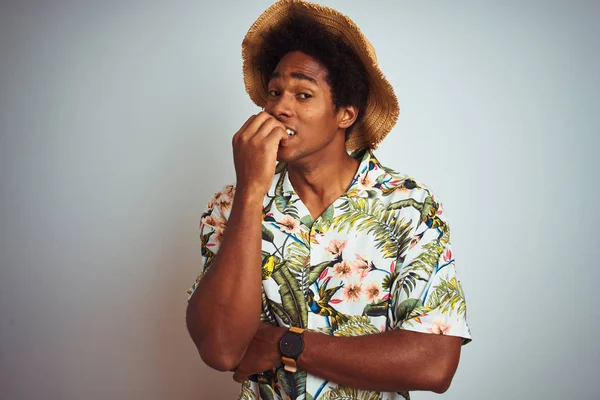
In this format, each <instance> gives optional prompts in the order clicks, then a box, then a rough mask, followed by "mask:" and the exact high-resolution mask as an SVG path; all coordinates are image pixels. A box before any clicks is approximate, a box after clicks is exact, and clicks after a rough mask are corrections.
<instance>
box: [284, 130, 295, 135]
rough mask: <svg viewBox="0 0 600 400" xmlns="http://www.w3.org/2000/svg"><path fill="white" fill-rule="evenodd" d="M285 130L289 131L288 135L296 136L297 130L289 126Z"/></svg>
mask: <svg viewBox="0 0 600 400" xmlns="http://www.w3.org/2000/svg"><path fill="white" fill-rule="evenodd" d="M285 131H286V132H287V134H288V136H294V135H295V134H296V131H294V130H293V129H290V128H287V129H286V130H285Z"/></svg>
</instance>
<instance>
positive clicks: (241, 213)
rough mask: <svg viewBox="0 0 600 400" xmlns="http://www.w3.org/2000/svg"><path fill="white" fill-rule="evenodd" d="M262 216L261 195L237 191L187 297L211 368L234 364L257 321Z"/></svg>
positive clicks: (190, 326)
mask: <svg viewBox="0 0 600 400" xmlns="http://www.w3.org/2000/svg"><path fill="white" fill-rule="evenodd" d="M261 220H262V198H259V197H258V196H249V195H245V194H244V193H242V191H237V192H236V195H235V197H234V201H233V205H232V209H231V214H230V216H229V220H228V222H227V228H226V230H225V233H224V235H223V240H222V242H221V246H220V248H219V252H218V253H217V255H216V257H215V259H214V261H213V264H212V265H211V266H210V268H209V269H208V271H207V273H206V274H205V276H204V277H203V278H202V280H201V281H200V282H199V284H198V287H197V288H196V291H195V292H194V295H193V296H192V298H191V299H190V303H189V306H188V312H187V323H188V329H189V331H190V334H191V336H192V338H193V340H194V342H195V343H196V346H197V347H198V349H199V351H200V354H201V356H202V358H203V359H204V360H205V361H206V362H207V364H209V365H210V366H211V367H213V368H217V369H229V368H231V365H232V364H234V365H235V364H236V363H237V362H238V361H239V359H240V358H241V357H242V355H243V353H244V351H245V349H246V346H247V345H248V343H249V342H250V340H252V337H253V336H254V334H255V332H256V329H257V328H258V324H259V322H260V311H261V281H262V276H261V268H260V265H261V258H260V254H261ZM211 364H212V365H211Z"/></svg>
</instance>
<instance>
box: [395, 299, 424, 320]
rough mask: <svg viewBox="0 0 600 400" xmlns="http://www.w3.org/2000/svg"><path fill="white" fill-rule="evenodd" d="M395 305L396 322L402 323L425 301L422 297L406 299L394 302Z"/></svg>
mask: <svg viewBox="0 0 600 400" xmlns="http://www.w3.org/2000/svg"><path fill="white" fill-rule="evenodd" d="M394 307H395V308H394V310H393V313H394V319H395V321H396V324H402V322H404V321H406V320H408V319H409V317H411V316H412V314H413V313H414V312H415V310H417V309H419V308H422V307H423V303H422V302H421V300H420V299H406V300H404V301H403V302H402V303H400V304H397V303H396V302H394ZM422 314H424V313H422ZM422 314H421V315H422Z"/></svg>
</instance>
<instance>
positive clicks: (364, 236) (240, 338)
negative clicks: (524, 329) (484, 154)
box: [187, 0, 470, 399]
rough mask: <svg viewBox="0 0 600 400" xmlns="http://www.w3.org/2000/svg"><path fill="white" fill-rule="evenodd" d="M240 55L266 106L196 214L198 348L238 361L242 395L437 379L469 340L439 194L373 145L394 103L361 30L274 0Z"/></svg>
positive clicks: (314, 392)
mask: <svg viewBox="0 0 600 400" xmlns="http://www.w3.org/2000/svg"><path fill="white" fill-rule="evenodd" d="M243 57H244V79H245V83H246V89H247V91H248V93H249V94H250V97H251V98H252V100H253V101H254V102H255V103H256V104H257V105H259V106H261V107H264V111H262V112H260V113H258V114H257V115H254V116H252V117H250V118H249V119H248V120H247V121H246V123H245V124H244V125H243V126H242V127H241V128H240V130H239V131H238V132H237V133H236V134H235V135H234V137H233V154H234V162H235V169H236V176H237V182H236V186H235V187H233V186H227V187H226V188H225V189H224V190H223V191H222V192H219V193H217V194H216V195H215V197H214V198H213V199H212V200H211V201H210V203H209V205H208V208H207V210H206V212H205V213H204V214H203V215H202V220H201V225H200V227H201V234H200V235H201V241H202V255H203V266H202V267H203V268H202V273H201V276H200V277H199V278H198V280H197V281H196V284H194V286H193V287H192V289H191V290H190V292H189V293H190V299H189V306H188V312H187V324H188V329H189V331H190V334H191V336H192V338H193V340H194V342H195V344H196V346H197V347H198V350H199V353H200V356H201V357H202V359H203V360H204V361H205V362H206V364H208V365H209V366H211V367H212V368H215V369H217V370H220V371H229V370H231V371H235V373H234V375H233V377H234V379H235V380H236V381H238V382H243V385H242V392H241V395H240V399H258V398H261V399H263V398H264V399H284V398H285V399H287V398H291V399H340V398H344V399H355V398H356V399H359V398H360V399H363V398H364V399H399V398H401V397H404V398H409V395H408V391H409V390H431V391H435V392H438V393H442V392H444V391H445V390H447V388H448V387H449V385H450V382H451V380H452V377H453V375H454V372H455V371H456V368H457V365H458V360H459V355H460V348H461V344H464V343H467V342H468V341H469V340H470V333H469V329H468V327H467V323H466V315H465V314H466V305H465V300H464V295H463V291H462V288H461V286H460V282H459V281H458V278H457V276H456V273H455V267H454V259H453V255H452V250H451V247H450V241H449V240H450V237H449V227H448V223H447V222H446V220H445V215H444V212H443V210H442V208H441V205H440V203H439V202H438V201H437V200H436V199H435V198H434V196H433V194H432V193H431V191H430V190H429V189H427V188H426V187H425V186H423V185H422V184H419V183H417V182H416V181H415V180H413V179H410V178H408V177H406V176H404V175H401V174H398V173H396V172H394V171H392V170H390V169H388V168H385V167H383V166H382V165H381V164H380V163H379V162H378V161H377V159H376V158H375V156H374V155H373V153H372V152H371V149H373V148H375V147H376V146H377V144H378V143H379V142H380V141H381V140H382V139H383V138H384V137H385V135H386V134H387V133H388V132H389V131H390V130H391V128H392V127H393V125H394V124H395V122H396V119H397V117H398V112H399V110H398V105H397V100H396V97H395V95H394V92H393V90H392V88H391V86H390V85H389V83H388V82H387V80H386V79H385V77H384V76H383V74H382V73H381V71H380V70H379V68H378V67H377V63H376V59H375V53H374V51H373V49H372V47H371V45H370V44H369V42H368V41H367V40H366V38H365V37H364V36H363V35H362V33H361V32H360V30H359V29H358V28H357V27H356V25H354V23H353V22H352V21H350V20H349V19H348V18H346V17H345V16H343V15H341V14H340V13H338V12H337V11H335V10H332V9H330V8H326V7H321V6H318V5H315V4H310V3H306V2H303V1H298V0H285V1H281V2H278V3H276V4H274V5H273V6H271V7H270V8H269V9H268V10H267V11H265V12H264V13H263V15H262V16H261V17H260V18H259V19H258V20H257V21H256V22H255V23H254V24H253V25H252V27H251V28H250V30H249V32H248V34H247V35H246V38H245V39H244V42H243ZM351 150H352V153H351V154H349V151H351ZM278 161H279V162H278Z"/></svg>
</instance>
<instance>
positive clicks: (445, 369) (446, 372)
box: [429, 363, 457, 394]
mask: <svg viewBox="0 0 600 400" xmlns="http://www.w3.org/2000/svg"><path fill="white" fill-rule="evenodd" d="M456 367H457V365H456V364H455V363H447V364H446V365H444V366H440V368H437V369H436V370H435V371H432V376H431V380H430V385H431V387H430V388H429V390H431V391H432V392H435V393H438V394H442V393H445V392H446V391H447V390H448V389H449V388H450V385H451V384H452V379H453V378H454V373H455V372H456Z"/></svg>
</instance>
